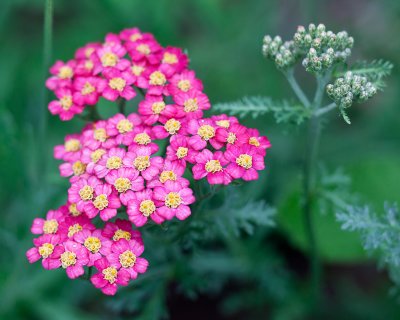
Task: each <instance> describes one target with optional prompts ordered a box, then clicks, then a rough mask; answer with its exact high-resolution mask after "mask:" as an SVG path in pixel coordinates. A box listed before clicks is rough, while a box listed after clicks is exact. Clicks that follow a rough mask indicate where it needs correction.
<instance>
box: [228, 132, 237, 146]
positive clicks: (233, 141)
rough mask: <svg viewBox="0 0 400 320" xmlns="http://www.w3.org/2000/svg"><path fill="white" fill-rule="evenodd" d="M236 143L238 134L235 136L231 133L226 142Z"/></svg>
mask: <svg viewBox="0 0 400 320" xmlns="http://www.w3.org/2000/svg"><path fill="white" fill-rule="evenodd" d="M235 141H236V134H234V133H233V132H229V134H228V137H227V138H226V142H228V143H230V144H234V143H235Z"/></svg>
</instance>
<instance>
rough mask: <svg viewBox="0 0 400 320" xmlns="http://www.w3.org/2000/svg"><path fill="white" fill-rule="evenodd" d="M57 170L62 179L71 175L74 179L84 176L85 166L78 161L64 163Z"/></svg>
mask: <svg viewBox="0 0 400 320" xmlns="http://www.w3.org/2000/svg"><path fill="white" fill-rule="evenodd" d="M59 169H60V175H61V176H62V177H69V176H72V175H73V176H74V178H76V177H85V176H86V165H85V164H84V163H83V162H82V161H80V160H77V161H74V162H65V163H63V164H61V165H60V166H59Z"/></svg>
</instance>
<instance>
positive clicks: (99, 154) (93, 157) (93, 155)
mask: <svg viewBox="0 0 400 320" xmlns="http://www.w3.org/2000/svg"><path fill="white" fill-rule="evenodd" d="M105 153H106V150H104V149H97V150H96V151H93V152H92V153H91V154H90V159H91V160H92V162H94V163H96V162H97V161H99V160H100V159H101V157H102V156H103V155H104V154H105Z"/></svg>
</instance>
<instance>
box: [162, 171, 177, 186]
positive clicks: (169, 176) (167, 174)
mask: <svg viewBox="0 0 400 320" xmlns="http://www.w3.org/2000/svg"><path fill="white" fill-rule="evenodd" d="M176 179H177V177H176V174H175V172H173V171H172V170H168V171H163V172H161V174H160V181H161V182H162V183H164V182H165V181H167V180H171V181H176Z"/></svg>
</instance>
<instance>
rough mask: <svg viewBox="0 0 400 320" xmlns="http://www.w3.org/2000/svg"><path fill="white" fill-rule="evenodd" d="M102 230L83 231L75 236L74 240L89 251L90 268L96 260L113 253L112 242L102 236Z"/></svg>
mask: <svg viewBox="0 0 400 320" xmlns="http://www.w3.org/2000/svg"><path fill="white" fill-rule="evenodd" d="M101 232H102V231H101V230H99V229H96V230H94V231H90V230H87V229H85V230H82V231H79V232H77V233H76V234H74V240H75V241H76V242H78V243H80V244H81V245H83V246H84V247H85V248H86V249H87V250H88V258H89V262H88V264H87V265H88V267H91V266H93V265H94V262H95V261H96V260H99V259H101V258H102V257H103V256H106V255H109V254H110V253H111V244H112V242H111V241H110V240H109V239H107V238H105V237H104V236H103V235H102V234H101Z"/></svg>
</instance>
